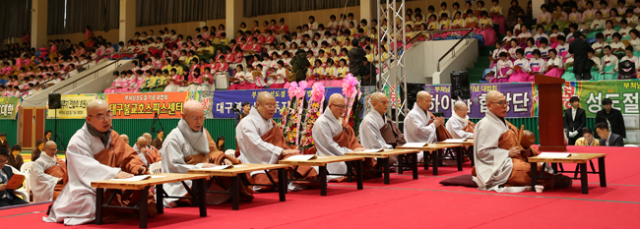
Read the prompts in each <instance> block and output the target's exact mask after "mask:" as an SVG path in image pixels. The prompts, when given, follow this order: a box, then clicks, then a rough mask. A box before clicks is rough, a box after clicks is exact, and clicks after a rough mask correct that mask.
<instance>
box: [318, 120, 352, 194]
mask: <svg viewBox="0 0 640 229" xmlns="http://www.w3.org/2000/svg"><path fill="white" fill-rule="evenodd" d="M341 120H342V119H339V118H336V117H335V116H334V115H333V112H331V110H326V111H325V112H324V114H322V115H321V116H320V118H318V120H316V123H315V124H314V125H313V140H314V142H315V146H316V149H317V153H316V154H317V155H318V156H344V154H345V153H348V152H353V150H351V149H349V148H347V147H341V146H340V145H338V143H337V142H335V141H334V140H333V138H334V137H336V136H337V135H338V134H340V133H342V121H341ZM314 168H315V169H316V171H318V168H317V167H314ZM327 171H328V172H329V173H331V174H346V173H347V164H346V163H344V162H339V163H330V164H327ZM340 177H342V176H327V181H329V180H333V179H336V178H340Z"/></svg>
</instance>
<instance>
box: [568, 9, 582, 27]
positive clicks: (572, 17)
mask: <svg viewBox="0 0 640 229" xmlns="http://www.w3.org/2000/svg"><path fill="white" fill-rule="evenodd" d="M569 22H571V23H575V24H580V23H582V22H583V21H582V13H580V12H578V8H577V7H576V6H572V7H571V13H570V14H569Z"/></svg>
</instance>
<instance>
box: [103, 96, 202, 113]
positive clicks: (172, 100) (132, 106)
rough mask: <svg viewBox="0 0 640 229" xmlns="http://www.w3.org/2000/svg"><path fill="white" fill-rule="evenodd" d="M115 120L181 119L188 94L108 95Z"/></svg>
mask: <svg viewBox="0 0 640 229" xmlns="http://www.w3.org/2000/svg"><path fill="white" fill-rule="evenodd" d="M106 97H107V102H108V103H109V106H110V108H111V112H113V118H114V119H151V118H153V117H154V114H158V117H159V118H181V114H182V105H183V104H184V102H185V101H186V100H187V98H188V97H189V93H188V92H157V93H130V94H128V93H124V94H123V93H120V94H106Z"/></svg>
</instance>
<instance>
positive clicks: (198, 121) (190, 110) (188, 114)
mask: <svg viewBox="0 0 640 229" xmlns="http://www.w3.org/2000/svg"><path fill="white" fill-rule="evenodd" d="M182 119H183V120H184V121H186V122H187V124H188V125H189V128H191V130H193V131H195V132H198V131H202V127H203V125H204V106H202V103H200V102H198V101H196V100H189V101H187V102H186V103H184V106H183V107H182ZM149 138H151V137H149Z"/></svg>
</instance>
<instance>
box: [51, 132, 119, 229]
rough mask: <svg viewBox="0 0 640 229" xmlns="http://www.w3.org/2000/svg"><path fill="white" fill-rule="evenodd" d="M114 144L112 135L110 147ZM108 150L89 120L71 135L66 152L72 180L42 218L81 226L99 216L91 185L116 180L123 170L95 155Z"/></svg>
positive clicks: (68, 170)
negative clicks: (89, 127) (91, 131)
mask: <svg viewBox="0 0 640 229" xmlns="http://www.w3.org/2000/svg"><path fill="white" fill-rule="evenodd" d="M110 143H111V138H109V142H108V143H107V146H108V145H109V144H110ZM104 149H105V147H104V144H102V141H100V138H98V137H96V136H93V135H91V134H90V133H89V130H88V129H87V124H86V123H85V124H84V126H83V127H82V128H81V129H79V130H78V131H77V132H76V133H75V134H74V135H73V137H71V140H69V146H68V147H67V152H66V160H67V172H68V175H69V182H68V183H67V184H66V185H65V186H64V189H62V192H61V193H60V195H59V196H58V199H56V201H55V202H54V203H53V205H52V206H51V212H50V214H49V216H48V217H47V216H45V217H42V220H43V221H45V222H52V223H53V222H59V223H60V222H64V224H65V225H79V224H84V223H88V222H91V221H93V220H94V219H95V216H96V212H95V210H96V190H95V189H94V188H91V182H94V181H101V180H110V179H113V178H115V177H116V175H117V174H118V173H119V172H120V168H113V167H109V166H107V165H103V164H101V163H100V162H99V161H98V160H96V158H95V155H96V154H98V153H100V151H102V150H104Z"/></svg>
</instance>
